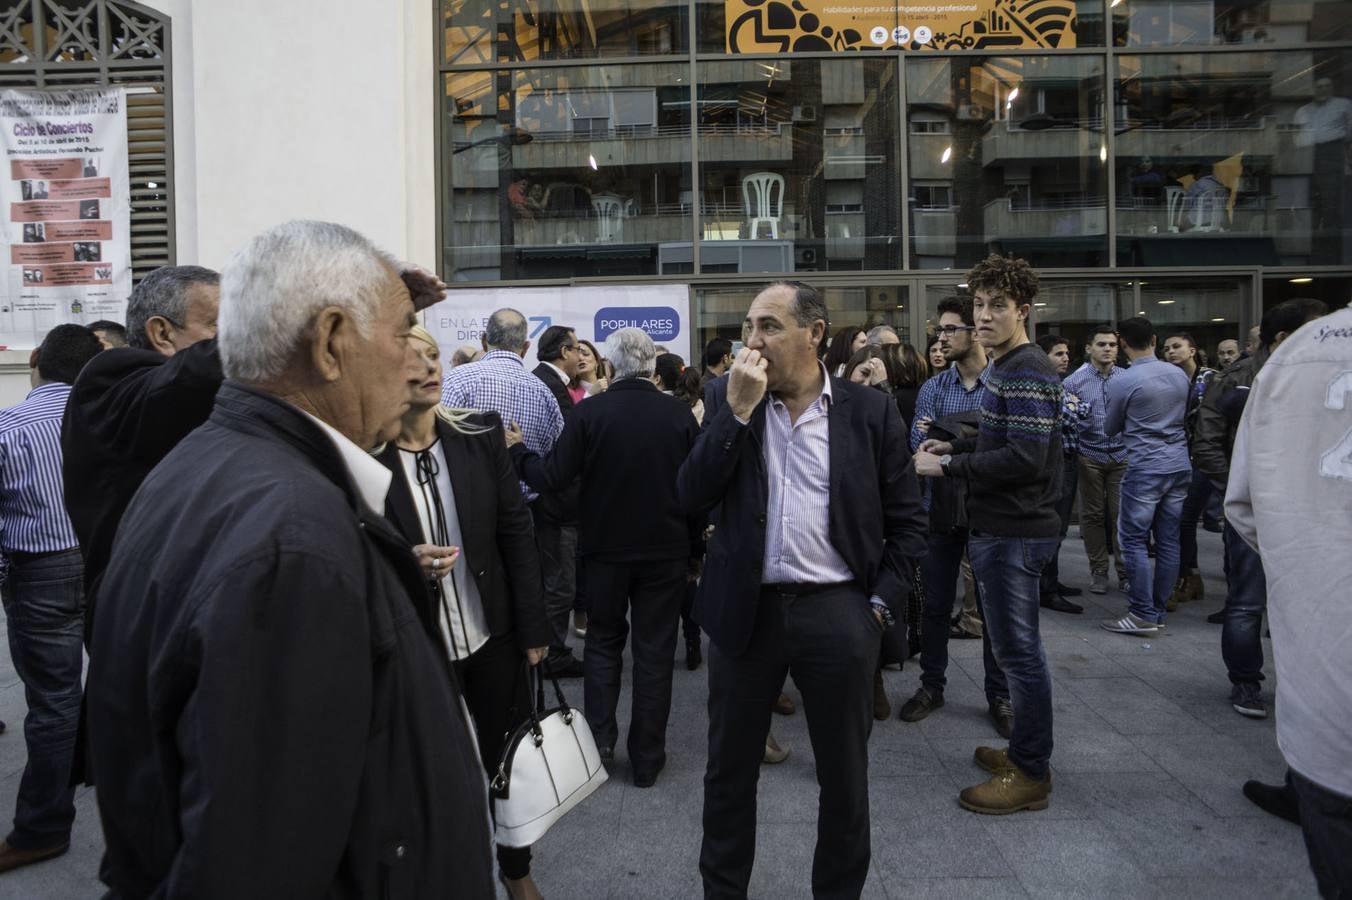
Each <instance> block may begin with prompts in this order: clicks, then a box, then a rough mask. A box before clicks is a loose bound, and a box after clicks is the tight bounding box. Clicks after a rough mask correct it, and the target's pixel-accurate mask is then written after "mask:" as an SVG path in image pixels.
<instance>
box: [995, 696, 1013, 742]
mask: <svg viewBox="0 0 1352 900" xmlns="http://www.w3.org/2000/svg"><path fill="white" fill-rule="evenodd" d="M990 712H991V721H992V722H994V723H995V731H996V733H997V734H999V735H1000V737H1002V738H1004V739H1005V740H1009V736H1010V735H1012V734H1013V733H1014V705H1013V704H1012V703H1010V702H1009V698H1008V697H996V698H995V699H994V700H992V701H991V706H990Z"/></svg>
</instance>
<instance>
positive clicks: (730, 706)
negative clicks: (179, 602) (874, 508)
mask: <svg viewBox="0 0 1352 900" xmlns="http://www.w3.org/2000/svg"><path fill="white" fill-rule="evenodd" d="M881 635H882V625H880V624H879V623H878V621H877V619H876V618H875V617H874V615H873V612H872V611H871V610H870V608H869V602H868V597H867V595H866V594H865V593H864V591H863V590H861V589H860V588H858V587H855V586H853V585H846V586H834V587H826V588H822V589H819V590H817V591H815V592H811V593H802V594H790V593H780V592H778V591H775V590H773V589H771V588H766V589H764V590H762V591H761V593H760V597H759V602H758V604H757V609H756V622H755V627H754V631H753V633H752V636H751V642H750V643H749V644H748V645H747V648H746V650H745V651H744V652H743V653H741V654H740V655H738V656H731V655H729V654H727V653H725V652H723V651H722V650H721V649H720V648H719V646H718V645H717V644H711V645H710V647H709V763H708V767H707V768H706V769H705V773H704V842H703V845H702V847H701V849H700V859H699V868H700V874H701V875H702V876H703V878H704V896H705V897H706V898H731V897H737V898H742V897H745V896H746V888H747V884H748V883H749V882H750V880H751V868H752V865H753V863H754V861H755V854H756V783H757V781H758V780H759V778H760V765H761V757H762V756H764V754H765V735H766V734H767V733H768V732H769V730H770V706H771V704H772V703H774V700H775V698H776V697H777V696H778V695H779V692H780V689H781V688H782V687H783V686H784V677H785V675H786V674H788V673H792V674H793V681H794V684H796V685H797V686H798V689H799V691H800V692H801V694H802V697H803V711H804V713H805V714H806V716H807V727H808V735H809V737H810V738H811V740H812V753H813V756H814V757H815V758H816V763H817V785H818V787H819V788H820V790H821V793H820V795H819V804H818V814H817V849H816V853H815V854H814V856H813V861H812V893H813V896H814V897H817V898H856V897H858V896H859V894H860V891H862V890H863V887H864V879H865V878H866V877H867V876H868V869H869V859H870V848H869V809H868V737H869V733H870V732H871V731H872V729H873V673H874V671H875V670H876V669H877V665H878V645H879V637H880V636H881Z"/></svg>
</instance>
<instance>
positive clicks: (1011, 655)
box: [967, 531, 1060, 778]
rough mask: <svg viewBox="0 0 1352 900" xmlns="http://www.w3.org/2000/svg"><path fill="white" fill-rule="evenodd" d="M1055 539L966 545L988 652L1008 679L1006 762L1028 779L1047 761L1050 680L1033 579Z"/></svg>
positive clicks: (975, 538)
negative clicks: (1010, 722)
mask: <svg viewBox="0 0 1352 900" xmlns="http://www.w3.org/2000/svg"><path fill="white" fill-rule="evenodd" d="M1059 541H1060V538H1056V537H1045V538H1018V537H996V536H994V535H990V534H986V533H985V532H980V531H973V532H972V533H971V537H970V538H969V539H968V541H967V558H968V559H970V560H971V561H972V572H973V574H975V575H976V584H977V590H979V591H980V592H981V596H982V598H983V603H984V605H985V614H986V633H987V634H989V635H990V639H991V649H992V650H994V651H995V659H996V660H997V661H998V662H999V663H1000V668H1001V669H1002V670H1003V671H1004V673H1005V677H1006V678H1007V679H1009V700H1010V703H1011V704H1013V706H1014V733H1013V735H1012V736H1011V737H1010V739H1009V760H1010V762H1012V763H1014V764H1015V765H1016V766H1018V767H1019V768H1020V769H1022V770H1023V771H1024V773H1025V774H1027V775H1029V776H1031V777H1033V778H1044V777H1046V775H1047V764H1048V761H1049V760H1050V759H1051V757H1052V680H1051V675H1050V674H1049V673H1048V671H1047V657H1046V655H1045V654H1043V652H1042V636H1041V635H1040V634H1038V578H1039V577H1040V576H1041V575H1042V568H1043V566H1045V565H1046V564H1047V560H1049V559H1051V556H1052V554H1053V553H1055V552H1056V545H1057V543H1058V542H1059Z"/></svg>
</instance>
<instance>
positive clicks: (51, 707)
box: [3, 550, 85, 850]
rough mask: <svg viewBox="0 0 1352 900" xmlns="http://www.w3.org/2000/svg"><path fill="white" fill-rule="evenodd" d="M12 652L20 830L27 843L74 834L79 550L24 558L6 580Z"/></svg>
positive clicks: (49, 842) (14, 837)
mask: <svg viewBox="0 0 1352 900" xmlns="http://www.w3.org/2000/svg"><path fill="white" fill-rule="evenodd" d="M3 595H4V606H5V617H6V619H8V622H9V654H10V658H11V659H12V660H13V662H14V669H15V671H17V672H18V673H19V678H21V679H22V680H23V687H24V698H25V699H26V700H27V701H28V715H27V717H26V718H25V719H24V739H25V741H26V742H27V744H28V764H27V765H26V766H24V770H23V778H22V780H21V781H20V782H19V796H18V800H17V802H16V803H15V809H14V830H13V831H12V832H10V835H9V837H7V838H6V839H5V840H7V841H8V842H9V845H10V846H11V847H14V848H16V849H21V850H40V849H46V848H48V847H55V846H57V845H59V844H64V843H68V842H69V841H70V827H71V825H72V823H74V821H75V803H74V799H75V788H74V786H73V785H72V783H71V777H70V774H71V764H72V761H73V760H74V755H75V731H76V728H77V726H78V724H79V720H80V671H81V668H82V666H83V664H84V656H83V653H84V607H85V595H84V564H83V562H82V560H81V558H80V551H79V550H64V551H61V552H59V553H53V554H50V555H47V556H42V557H38V558H37V559H33V560H31V561H29V562H17V561H16V563H15V564H14V566H13V567H12V568H11V569H10V570H9V580H8V581H7V582H6V584H5V586H4V591H3Z"/></svg>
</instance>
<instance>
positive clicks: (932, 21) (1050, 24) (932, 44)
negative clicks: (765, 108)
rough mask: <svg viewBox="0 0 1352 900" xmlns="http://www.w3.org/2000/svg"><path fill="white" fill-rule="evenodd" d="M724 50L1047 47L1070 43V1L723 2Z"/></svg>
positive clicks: (1072, 14) (1072, 39)
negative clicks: (725, 32) (725, 40)
mask: <svg viewBox="0 0 1352 900" xmlns="http://www.w3.org/2000/svg"><path fill="white" fill-rule="evenodd" d="M725 9H726V11H727V32H728V35H727V36H728V52H729V53H788V52H794V51H796V52H800V53H801V52H809V51H823V50H824V51H831V50H896V49H903V50H982V51H987V52H995V53H998V52H1000V51H1002V50H1036V49H1047V50H1053V49H1058V48H1069V47H1074V46H1075V4H1074V2H1073V0H969V2H964V0H958V2H933V3H926V2H916V3H895V2H894V3H888V4H878V3H868V2H864V3H859V2H854V0H726V6H725Z"/></svg>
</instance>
